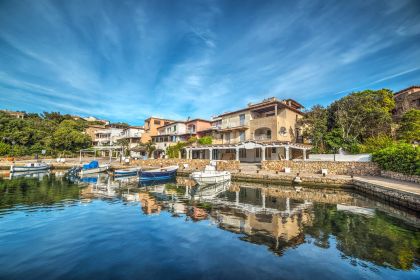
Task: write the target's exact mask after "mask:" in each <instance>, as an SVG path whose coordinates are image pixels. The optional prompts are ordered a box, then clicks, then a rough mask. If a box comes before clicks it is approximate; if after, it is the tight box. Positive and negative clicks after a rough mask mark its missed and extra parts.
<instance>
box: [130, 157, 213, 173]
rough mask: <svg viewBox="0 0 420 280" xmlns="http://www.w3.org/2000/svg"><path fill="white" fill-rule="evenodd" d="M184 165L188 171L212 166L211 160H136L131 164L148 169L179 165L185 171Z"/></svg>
mask: <svg viewBox="0 0 420 280" xmlns="http://www.w3.org/2000/svg"><path fill="white" fill-rule="evenodd" d="M184 164H188V169H198V170H203V169H204V167H205V166H206V165H208V164H210V160H208V159H178V158H169V159H145V160H136V161H132V162H131V165H137V166H141V167H146V168H147V167H160V166H168V165H179V166H180V169H183V168H184Z"/></svg>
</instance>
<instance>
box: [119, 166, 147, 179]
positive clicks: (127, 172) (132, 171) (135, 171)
mask: <svg viewBox="0 0 420 280" xmlns="http://www.w3.org/2000/svg"><path fill="white" fill-rule="evenodd" d="M140 170H141V168H140V167H135V168H127V169H116V170H114V176H115V177H122V176H135V175H139V173H140Z"/></svg>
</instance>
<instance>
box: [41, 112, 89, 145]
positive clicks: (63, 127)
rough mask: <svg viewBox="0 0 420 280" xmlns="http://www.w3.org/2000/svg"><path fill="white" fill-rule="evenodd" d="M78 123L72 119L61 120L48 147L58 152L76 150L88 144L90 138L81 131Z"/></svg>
mask: <svg viewBox="0 0 420 280" xmlns="http://www.w3.org/2000/svg"><path fill="white" fill-rule="evenodd" d="M80 128H81V127H80V124H79V123H77V122H76V121H74V120H64V121H62V122H61V123H60V124H59V125H58V127H57V129H56V130H55V131H54V133H53V135H52V137H51V139H50V143H49V145H50V147H51V148H52V149H54V150H58V151H60V152H64V151H70V152H77V151H78V150H80V149H85V148H87V147H89V146H90V143H91V139H90V137H89V136H88V135H86V134H84V133H82V132H81V131H80V130H79V129H80Z"/></svg>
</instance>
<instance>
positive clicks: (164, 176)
mask: <svg viewBox="0 0 420 280" xmlns="http://www.w3.org/2000/svg"><path fill="white" fill-rule="evenodd" d="M177 170H178V166H177V165H172V166H167V167H162V168H157V169H152V170H141V171H140V181H143V182H144V181H158V180H168V179H171V178H174V177H175V176H176V171H177Z"/></svg>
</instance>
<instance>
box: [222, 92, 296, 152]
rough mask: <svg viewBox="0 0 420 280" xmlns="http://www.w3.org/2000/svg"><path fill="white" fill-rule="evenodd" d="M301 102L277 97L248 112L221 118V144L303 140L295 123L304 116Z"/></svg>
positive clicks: (258, 104) (252, 107)
mask: <svg viewBox="0 0 420 280" xmlns="http://www.w3.org/2000/svg"><path fill="white" fill-rule="evenodd" d="M302 108H303V106H302V105H301V104H299V103H298V102H296V101H294V100H292V99H287V100H278V99H277V98H275V97H272V98H267V99H264V100H263V101H262V102H259V103H255V104H248V106H247V107H246V108H243V109H240V110H237V111H234V112H228V113H224V114H221V115H219V117H220V118H221V126H220V130H219V132H220V134H221V135H222V137H221V139H222V144H235V143H239V142H243V141H249V140H255V141H288V142H297V141H298V140H300V135H299V130H298V129H297V127H296V122H297V120H298V119H299V118H301V117H302V116H303V113H302V112H301V111H300V110H301V109H302Z"/></svg>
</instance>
